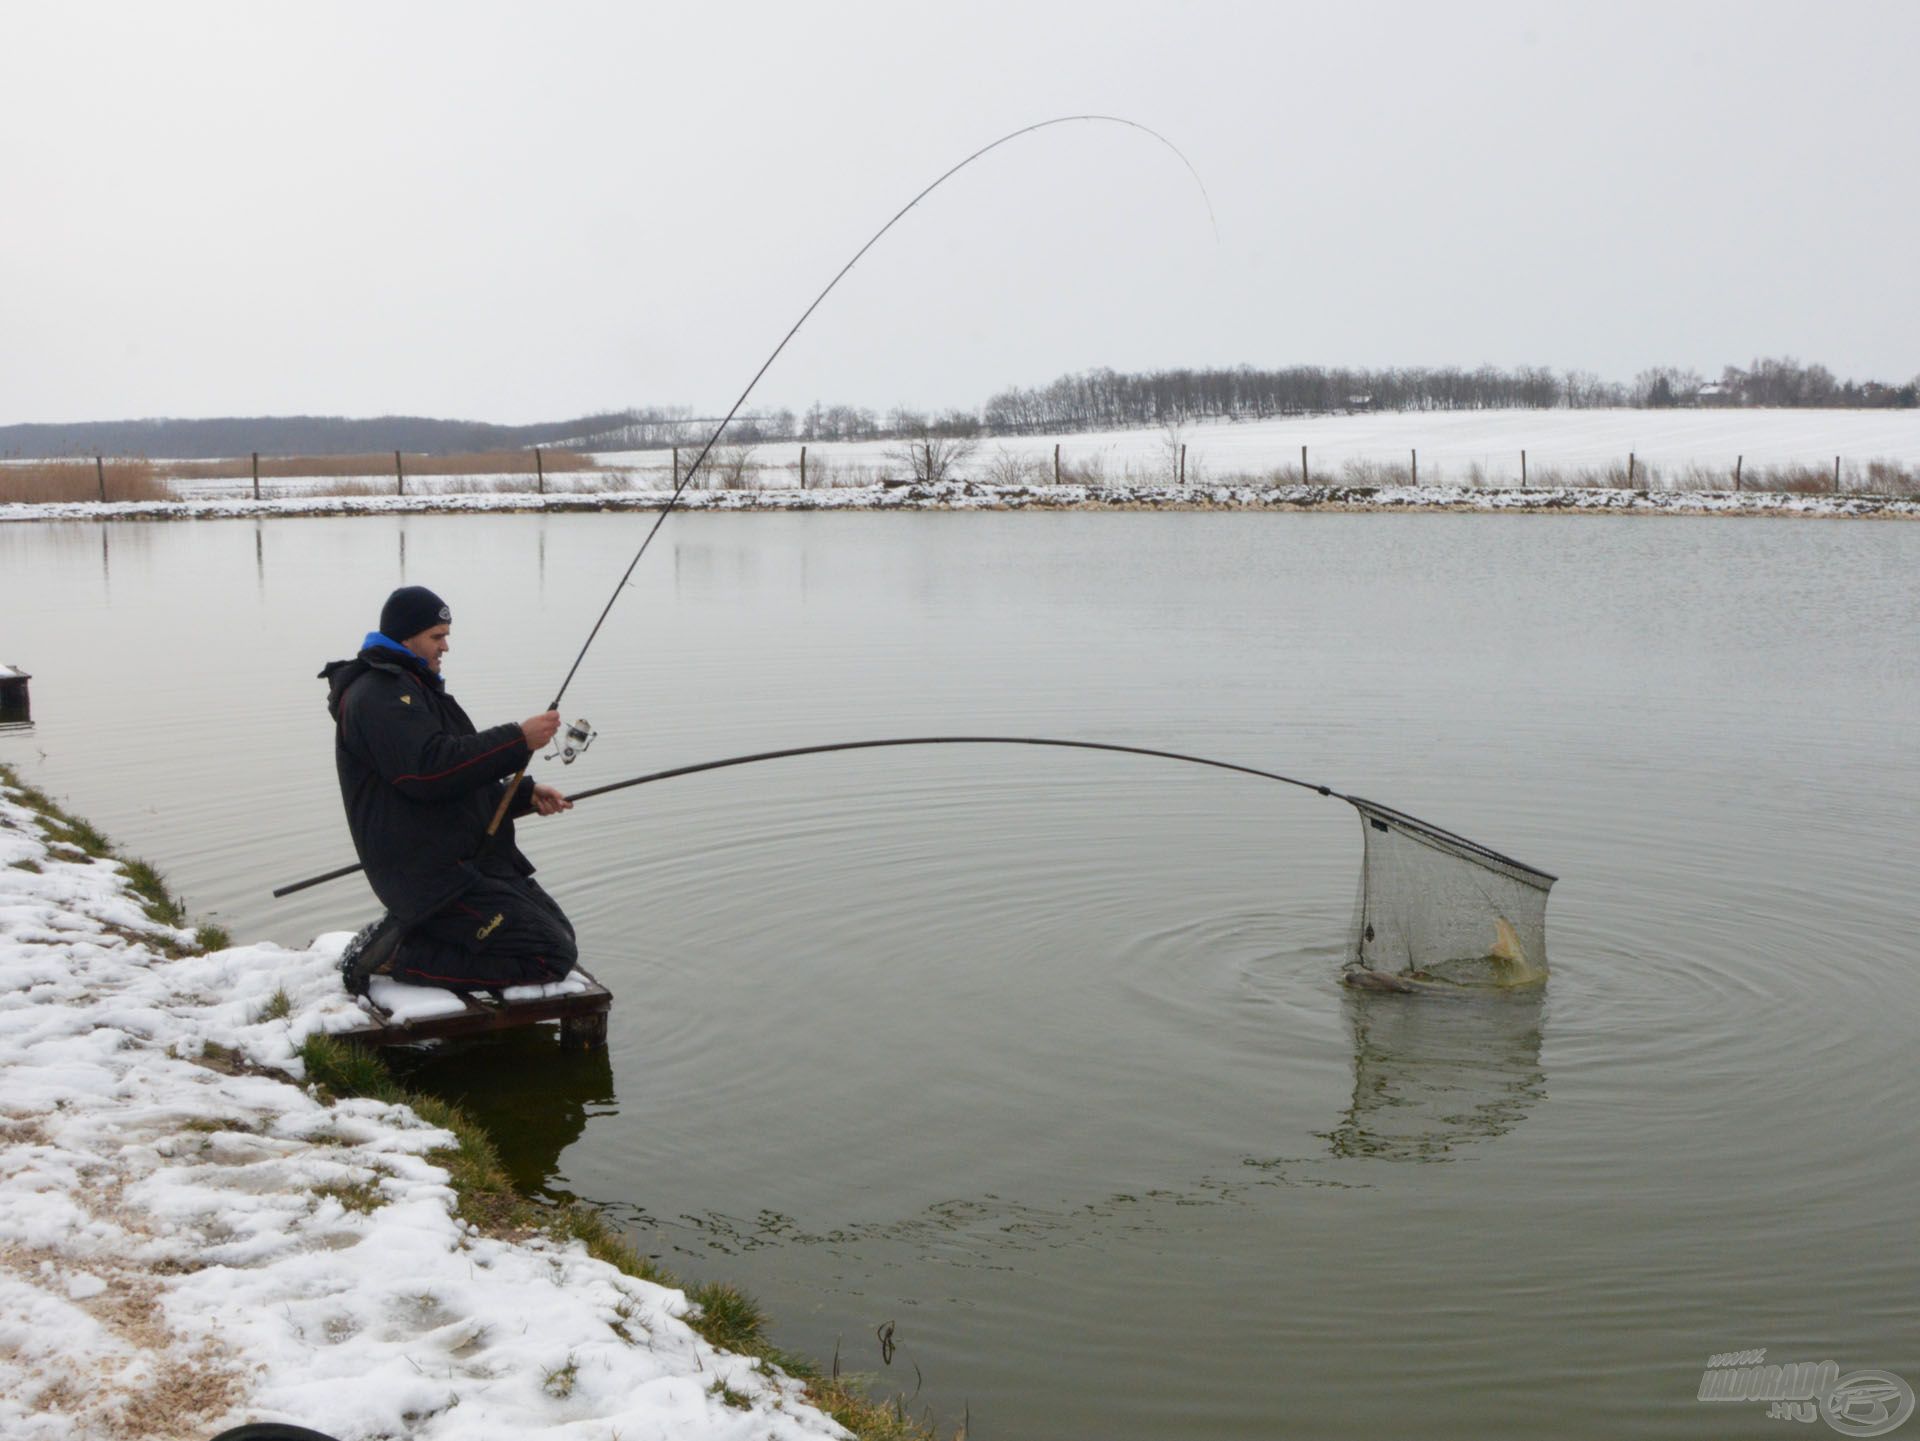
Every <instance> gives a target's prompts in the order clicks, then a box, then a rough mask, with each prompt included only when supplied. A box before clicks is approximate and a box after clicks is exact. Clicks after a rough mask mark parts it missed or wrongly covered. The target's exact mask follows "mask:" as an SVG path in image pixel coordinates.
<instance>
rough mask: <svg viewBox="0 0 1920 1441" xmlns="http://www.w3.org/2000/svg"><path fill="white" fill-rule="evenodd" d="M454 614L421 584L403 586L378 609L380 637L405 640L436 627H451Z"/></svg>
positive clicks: (442, 601)
mask: <svg viewBox="0 0 1920 1441" xmlns="http://www.w3.org/2000/svg"><path fill="white" fill-rule="evenodd" d="M452 623H453V612H452V611H450V610H448V609H447V603H446V602H445V601H444V600H442V599H440V597H439V596H437V595H435V594H434V593H433V592H432V591H430V590H428V589H427V588H426V587H425V586H424V585H403V586H401V587H400V589H398V590H396V591H395V592H394V593H393V594H392V595H390V596H388V597H387V603H386V604H385V605H383V606H381V607H380V634H382V635H384V636H386V637H387V638H389V639H390V640H400V641H403V640H406V639H407V638H408V637H409V636H416V635H418V634H420V632H421V631H423V630H432V629H433V628H434V627H435V626H436V625H451V624H452Z"/></svg>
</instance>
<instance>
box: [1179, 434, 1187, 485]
mask: <svg viewBox="0 0 1920 1441" xmlns="http://www.w3.org/2000/svg"><path fill="white" fill-rule="evenodd" d="M1180 483H1181V484H1182V485H1185V484H1186V483H1187V447H1186V443H1185V442H1184V441H1183V442H1182V443H1181V445H1180Z"/></svg>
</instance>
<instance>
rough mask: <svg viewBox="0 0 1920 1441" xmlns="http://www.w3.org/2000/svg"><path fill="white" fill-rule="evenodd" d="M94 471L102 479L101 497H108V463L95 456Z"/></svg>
mask: <svg viewBox="0 0 1920 1441" xmlns="http://www.w3.org/2000/svg"><path fill="white" fill-rule="evenodd" d="M93 473H94V475H95V476H96V477H98V479H99V481H100V498H101V499H102V500H105V499H106V498H107V463H106V462H105V461H104V460H102V459H101V458H100V457H99V456H97V455H96V456H95V457H94V458H93Z"/></svg>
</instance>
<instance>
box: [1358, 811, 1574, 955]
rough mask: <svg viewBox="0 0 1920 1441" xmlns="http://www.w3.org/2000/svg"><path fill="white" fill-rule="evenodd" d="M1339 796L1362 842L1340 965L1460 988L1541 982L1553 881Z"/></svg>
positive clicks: (1473, 845) (1433, 829)
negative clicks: (1352, 813) (1355, 815)
mask: <svg viewBox="0 0 1920 1441" xmlns="http://www.w3.org/2000/svg"><path fill="white" fill-rule="evenodd" d="M1346 799H1347V801H1349V802H1350V803H1351V804H1352V806H1353V808H1354V809H1355V810H1357V811H1359V812H1360V829H1361V832H1362V834H1363V835H1364V836H1365V838H1366V854H1365V856H1364V858H1363V859H1362V861H1361V865H1360V894H1359V897H1358V900H1357V901H1356V903H1355V906H1354V913H1353V935H1352V939H1351V943H1350V944H1349V946H1348V965H1349V966H1358V967H1361V968H1364V969H1366V970H1370V971H1378V972H1382V973H1385V974H1388V975H1393V976H1408V977H1412V978H1414V979H1417V980H1432V981H1441V982H1453V983H1456V984H1462V985H1494V986H1526V985H1534V984H1537V983H1538V982H1540V981H1543V980H1545V979H1546V975H1547V892H1548V891H1550V890H1552V889H1553V883H1554V880H1555V879H1556V878H1555V877H1553V876H1550V875H1548V874H1547V873H1546V872H1545V871H1542V870H1536V869H1534V867H1532V866H1529V865H1525V864H1523V863H1522V862H1520V861H1516V860H1514V859H1513V858H1512V857H1511V856H1503V855H1501V854H1500V853H1499V852H1498V851H1492V850H1488V849H1487V848H1486V847H1485V846H1482V845H1479V844H1477V843H1476V842H1474V841H1470V840H1468V839H1466V837H1464V836H1457V835H1454V834H1453V833H1452V832H1451V831H1443V830H1441V829H1440V828H1439V827H1438V826H1433V825H1428V824H1427V823H1426V822H1425V821H1421V820H1415V819H1414V818H1413V817H1412V816H1410V815H1407V814H1405V813H1403V812H1401V811H1396V810H1393V809H1392V808H1390V807H1388V806H1383V805H1376V804H1375V803H1374V802H1372V801H1364V800H1361V799H1360V798H1359V797H1357V796H1348V797H1346Z"/></svg>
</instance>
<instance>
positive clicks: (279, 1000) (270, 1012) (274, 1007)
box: [260, 987, 293, 1021]
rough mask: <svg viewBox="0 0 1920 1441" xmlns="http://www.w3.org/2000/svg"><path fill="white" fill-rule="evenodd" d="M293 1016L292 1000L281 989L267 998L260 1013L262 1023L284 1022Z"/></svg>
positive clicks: (283, 989) (284, 990)
mask: <svg viewBox="0 0 1920 1441" xmlns="http://www.w3.org/2000/svg"><path fill="white" fill-rule="evenodd" d="M292 1014H293V999H292V998H291V997H290V996H288V995H287V993H286V989H285V988H284V987H283V988H281V989H280V990H277V991H275V992H274V993H273V994H272V995H271V996H269V997H267V1004H266V1006H265V1007H264V1008H263V1009H262V1010H261V1012H260V1019H261V1020H263V1021H284V1020H286V1018H287V1017H288V1016H290V1015H292Z"/></svg>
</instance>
